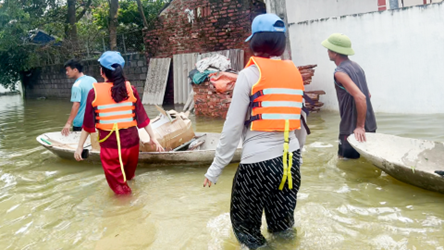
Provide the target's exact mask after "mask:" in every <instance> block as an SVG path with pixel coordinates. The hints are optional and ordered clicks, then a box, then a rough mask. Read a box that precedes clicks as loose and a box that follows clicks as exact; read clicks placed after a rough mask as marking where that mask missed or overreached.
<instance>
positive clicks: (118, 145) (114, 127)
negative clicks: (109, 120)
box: [97, 123, 126, 183]
mask: <svg viewBox="0 0 444 250" xmlns="http://www.w3.org/2000/svg"><path fill="white" fill-rule="evenodd" d="M114 131H115V132H116V138H117V149H118V152H119V163H120V171H122V175H123V182H125V183H126V174H125V169H124V167H123V161H122V149H121V146H120V133H119V126H118V125H117V123H114V126H113V129H112V130H111V131H110V132H109V134H108V135H107V136H106V137H105V138H103V139H102V140H100V137H99V140H98V141H99V143H102V142H104V141H106V140H107V139H108V138H109V137H110V136H111V134H112V133H113V132H114ZM97 136H99V133H97Z"/></svg>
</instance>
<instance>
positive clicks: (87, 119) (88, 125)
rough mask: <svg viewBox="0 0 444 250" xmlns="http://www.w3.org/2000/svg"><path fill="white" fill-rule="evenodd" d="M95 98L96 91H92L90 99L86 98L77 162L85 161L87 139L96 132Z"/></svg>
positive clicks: (75, 153) (75, 155)
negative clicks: (84, 146) (84, 148)
mask: <svg viewBox="0 0 444 250" xmlns="http://www.w3.org/2000/svg"><path fill="white" fill-rule="evenodd" d="M95 97H96V95H95V93H94V89H91V90H90V91H89V93H88V97H87V98H86V105H85V115H84V116H83V125H82V132H81V133H80V140H79V144H78V145H77V149H76V151H75V152H74V158H75V159H76V160H77V161H81V160H83V159H82V151H83V145H84V144H85V141H86V138H88V135H90V134H91V133H94V132H96V127H95V125H96V120H95V116H96V115H95V112H94V108H93V106H92V102H93V101H94V99H95Z"/></svg>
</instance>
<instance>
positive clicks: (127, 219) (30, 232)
mask: <svg viewBox="0 0 444 250" xmlns="http://www.w3.org/2000/svg"><path fill="white" fill-rule="evenodd" d="M70 106H71V104H70V103H69V102H66V101H59V100H42V101H37V100H25V101H23V100H21V99H20V97H19V96H4V97H0V248H1V249H240V246H239V244H238V243H237V241H236V239H235V237H234V235H233V233H232V232H231V224H230V218H229V203H230V190H231V183H232V179H233V176H234V173H235V170H236V165H234V164H232V165H230V166H228V167H227V168H226V169H225V171H224V173H223V175H222V176H221V178H220V182H219V183H217V185H215V186H213V187H212V188H210V189H203V188H202V182H203V178H204V177H203V174H204V173H205V171H206V167H208V166H202V167H184V166H169V167H151V168H146V167H147V166H141V167H140V168H139V169H138V171H137V177H136V178H135V180H133V181H131V182H130V185H131V186H132V189H133V191H134V193H133V195H132V196H130V197H115V196H114V195H113V193H112V191H110V189H109V188H108V185H107V183H106V181H105V179H104V175H103V171H102V169H101V166H100V165H98V164H90V163H86V164H85V163H77V162H75V161H67V160H62V159H59V158H57V157H56V156H54V155H52V154H51V153H49V152H47V151H46V150H45V149H44V148H43V147H41V146H39V145H38V144H37V142H36V141H35V137H36V136H37V135H39V134H41V133H44V132H50V131H58V130H61V129H62V126H63V125H64V124H65V122H66V119H67V117H68V115H69V112H70ZM179 110H180V109H179ZM147 112H148V115H149V116H150V117H154V116H155V115H156V114H157V111H156V110H155V108H153V107H147ZM377 119H378V125H379V129H378V132H382V133H389V134H395V135H400V136H406V137H413V138H424V139H430V140H436V141H444V133H443V131H444V130H443V128H444V115H423V116H418V115H415V116H414V117H411V116H408V115H389V114H378V115H377ZM192 120H193V124H194V126H195V129H196V131H209V132H220V131H221V129H222V126H223V120H214V119H207V118H194V117H192ZM338 122H339V119H338V114H337V113H334V112H325V111H324V112H321V113H318V114H312V115H310V117H309V124H310V125H311V128H312V132H313V133H312V135H310V136H309V137H308V141H307V143H306V147H305V149H304V153H303V161H304V163H303V166H302V186H301V190H300V193H299V195H298V205H297V208H296V213H295V219H296V225H295V227H296V229H297V237H296V238H295V239H290V240H288V239H287V240H282V239H280V238H275V237H273V236H272V235H269V234H268V233H267V232H266V228H265V220H264V226H263V232H264V235H265V236H266V237H267V239H268V240H269V242H270V244H269V247H268V248H267V249H444V248H443V246H444V210H443V207H444V195H442V194H438V193H433V192H430V191H425V190H422V189H419V188H416V187H413V186H410V185H407V184H404V183H401V182H399V181H397V180H395V179H393V178H391V177H390V176H388V175H387V174H385V173H384V172H381V171H380V170H378V169H377V168H375V167H374V166H372V165H371V164H370V163H369V162H367V161H366V160H365V159H359V160H349V161H343V160H338V159H337V157H336V151H337V129H338Z"/></svg>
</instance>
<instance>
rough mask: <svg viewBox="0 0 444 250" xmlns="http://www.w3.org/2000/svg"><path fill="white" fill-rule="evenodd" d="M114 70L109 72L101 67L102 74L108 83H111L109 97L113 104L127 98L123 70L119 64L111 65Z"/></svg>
mask: <svg viewBox="0 0 444 250" xmlns="http://www.w3.org/2000/svg"><path fill="white" fill-rule="evenodd" d="M111 67H113V68H114V69H115V70H110V69H107V68H105V67H103V66H102V72H103V73H104V74H105V76H106V78H107V79H108V81H110V82H112V83H113V87H112V88H111V96H112V98H113V100H114V101H115V102H121V101H124V100H126V99H128V98H129V96H128V91H127V90H126V78H125V75H124V74H123V69H122V66H120V64H117V63H116V64H113V65H111Z"/></svg>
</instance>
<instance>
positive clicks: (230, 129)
mask: <svg viewBox="0 0 444 250" xmlns="http://www.w3.org/2000/svg"><path fill="white" fill-rule="evenodd" d="M259 76H260V75H259V69H258V68H257V67H256V66H255V65H253V66H250V67H248V68H246V69H244V70H242V71H241V72H240V73H239V76H238V78H237V81H236V84H235V87H234V90H233V98H232V101H231V104H230V108H229V109H228V113H227V118H226V120H225V123H224V127H223V130H222V134H221V137H220V141H219V144H218V145H217V148H216V155H215V157H214V160H213V163H212V164H211V166H210V168H209V169H208V171H207V173H206V174H205V177H207V178H208V179H209V180H210V181H211V182H212V183H216V182H217V179H218V178H219V176H220V175H221V173H222V169H223V168H224V167H225V166H227V165H228V164H229V163H230V161H231V159H232V158H233V155H234V152H235V151H236V148H237V146H238V144H239V140H240V139H242V157H241V163H244V164H250V163H256V162H261V161H265V160H269V159H273V158H276V157H279V156H282V155H283V145H284V132H260V131H251V130H250V129H248V128H247V127H246V126H245V125H244V123H245V121H246V120H248V119H249V118H250V113H251V109H250V107H249V104H250V93H251V88H252V87H253V85H254V84H255V83H257V82H258V80H259ZM289 146H290V148H289V150H290V151H291V152H293V151H296V150H298V149H299V141H298V139H297V138H296V136H295V133H290V145H289Z"/></svg>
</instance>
